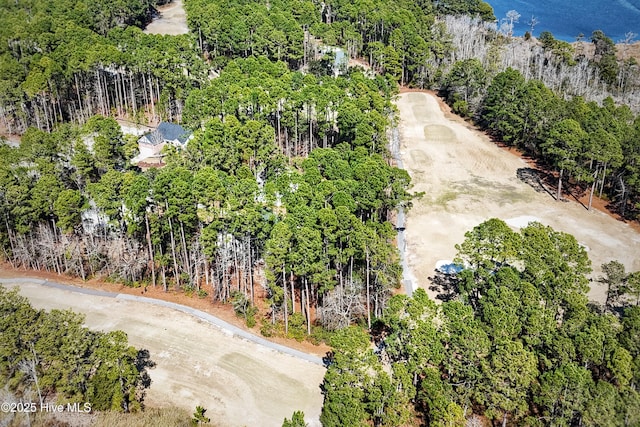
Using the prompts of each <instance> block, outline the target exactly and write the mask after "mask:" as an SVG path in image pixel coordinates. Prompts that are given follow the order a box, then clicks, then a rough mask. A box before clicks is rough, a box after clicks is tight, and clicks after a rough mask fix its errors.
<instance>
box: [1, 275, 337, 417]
mask: <svg viewBox="0 0 640 427" xmlns="http://www.w3.org/2000/svg"><path fill="white" fill-rule="evenodd" d="M1 282H4V285H3V286H5V287H11V285H9V284H7V282H9V283H11V280H7V279H3V280H2V281H1ZM35 282H38V280H37V279H35V280H33V281H30V280H24V279H16V280H14V281H13V283H15V284H16V285H17V286H19V289H20V293H21V294H22V295H24V296H26V297H27V298H29V300H30V301H31V303H32V305H33V306H34V307H36V308H43V309H47V310H50V309H54V308H57V309H67V308H70V309H72V310H73V311H76V312H79V313H83V314H84V315H85V316H86V322H85V324H86V325H87V326H88V327H90V328H92V329H95V330H103V331H111V330H117V329H119V330H123V331H125V332H126V333H127V335H128V336H129V342H130V344H131V345H134V346H135V347H138V348H146V349H148V350H149V351H150V352H151V359H152V360H153V361H155V362H156V363H157V366H156V367H155V368H154V369H152V370H150V375H151V379H152V381H153V382H152V384H151V388H150V389H149V390H148V392H147V398H146V404H147V405H148V406H156V407H161V406H167V405H175V406H179V407H183V408H185V409H186V410H188V411H190V412H192V411H193V410H194V409H195V407H196V405H201V406H203V407H205V408H206V409H207V416H209V417H210V418H211V420H212V422H214V425H220V426H244V425H246V426H280V425H282V420H283V419H284V417H288V418H290V417H291V414H292V413H293V412H294V411H296V410H301V411H304V413H305V417H306V419H307V421H308V422H309V425H310V426H318V425H320V424H319V421H318V419H319V416H320V409H321V407H322V395H321V392H320V388H319V386H320V384H321V382H322V379H323V376H324V371H325V370H324V368H323V367H322V366H319V365H317V364H314V363H311V362H309V361H304V360H302V359H300V358H298V357H293V356H290V355H286V354H282V353H280V352H277V351H274V350H271V349H269V348H267V347H265V346H263V345H259V344H256V343H253V342H249V341H247V340H245V339H242V338H238V337H236V336H233V335H232V333H231V332H228V331H225V330H222V329H220V328H218V327H215V326H213V325H211V324H210V323H208V322H205V321H204V320H201V319H198V318H196V317H194V316H192V315H189V314H186V313H183V312H180V311H177V310H175V309H172V308H168V307H164V306H158V305H152V304H148V303H144V302H138V301H130V300H128V299H124V298H121V297H114V295H110V296H99V295H88V294H86V293H78V292H71V291H68V290H63V289H60V288H55V287H48V286H43V285H42V284H38V283H35Z"/></svg>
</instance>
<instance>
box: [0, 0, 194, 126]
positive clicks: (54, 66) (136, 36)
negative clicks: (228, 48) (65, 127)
mask: <svg viewBox="0 0 640 427" xmlns="http://www.w3.org/2000/svg"><path fill="white" fill-rule="evenodd" d="M155 4H156V2H155V1H151V0H134V1H127V2H110V1H98V2H91V3H87V2H83V1H79V0H78V1H67V0H56V1H49V2H33V1H27V0H24V1H23V0H19V1H13V0H11V1H9V0H7V1H3V2H2V3H0V10H2V12H3V13H2V14H0V28H1V29H2V30H0V85H1V86H0V124H1V125H2V126H3V127H4V128H6V129H7V130H8V132H10V133H23V132H24V131H25V130H26V129H27V128H28V127H29V126H35V127H37V128H39V129H42V130H47V131H50V130H52V129H53V128H54V127H55V126H56V124H60V123H67V122H76V123H84V122H85V121H86V120H87V119H89V118H90V117H91V116H93V115H94V114H102V115H105V116H108V115H113V116H124V115H127V116H128V117H130V118H132V119H136V120H138V121H143V122H146V121H155V120H158V119H159V118H164V119H169V120H179V119H180V114H181V111H182V107H183V104H182V102H183V101H184V98H185V97H186V93H187V92H188V91H189V90H190V89H192V88H193V87H197V86H199V85H200V83H201V82H203V81H205V80H206V72H205V70H204V62H203V61H202V59H201V58H200V57H199V55H198V54H197V50H196V49H195V42H194V41H192V40H191V38H190V36H187V35H184V36H172V37H164V36H158V35H151V34H143V33H142V31H141V30H140V29H139V27H144V25H146V23H147V22H149V21H150V19H151V15H152V13H153V11H154V10H155V9H154V6H155Z"/></svg>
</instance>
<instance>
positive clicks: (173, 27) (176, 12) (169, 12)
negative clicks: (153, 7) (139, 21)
mask: <svg viewBox="0 0 640 427" xmlns="http://www.w3.org/2000/svg"><path fill="white" fill-rule="evenodd" d="M158 12H160V17H159V18H156V19H154V20H153V21H151V23H150V24H149V25H147V28H145V30H144V32H145V33H148V34H166V35H171V36H175V35H178V34H187V33H188V32H189V27H188V26H187V14H186V12H185V11H184V7H183V6H182V0H173V1H172V2H171V3H169V4H167V5H165V6H160V7H158Z"/></svg>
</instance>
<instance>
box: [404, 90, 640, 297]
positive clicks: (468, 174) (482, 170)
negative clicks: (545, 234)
mask: <svg viewBox="0 0 640 427" xmlns="http://www.w3.org/2000/svg"><path fill="white" fill-rule="evenodd" d="M397 105H398V108H399V110H400V118H401V122H400V135H401V156H402V160H403V163H404V167H405V169H406V170H407V171H408V172H409V174H410V175H411V178H412V180H413V183H414V187H413V189H412V190H413V191H416V192H422V191H423V192H424V193H425V195H424V197H423V198H422V199H420V200H417V201H415V202H414V207H413V208H412V209H411V210H410V211H409V213H408V215H407V225H406V231H405V236H406V242H407V257H408V264H409V267H410V268H411V270H412V274H413V276H414V277H415V281H416V283H414V285H413V286H414V288H415V287H417V286H420V287H422V288H424V289H425V290H427V291H428V292H430V291H429V290H428V286H429V285H430V282H429V280H428V279H427V277H428V276H431V275H433V273H434V269H435V266H436V263H437V262H438V261H442V260H451V259H453V258H454V257H455V255H456V250H455V248H454V245H455V244H456V243H460V242H462V241H463V239H464V233H465V232H466V231H468V230H470V229H471V228H473V227H474V226H476V225H478V224H479V223H481V222H483V221H485V220H487V219H489V218H500V219H503V220H505V221H506V222H507V223H509V224H510V225H511V226H512V227H514V228H518V227H522V226H524V225H526V224H527V223H528V221H529V220H537V221H539V222H541V223H543V224H545V225H549V226H551V227H553V228H554V229H556V230H559V231H564V232H567V233H570V234H572V235H574V236H575V237H576V239H577V240H578V242H580V243H581V244H582V245H584V246H585V247H586V248H587V250H588V252H589V257H590V258H591V261H592V263H593V269H594V273H593V275H592V276H593V277H594V278H596V277H598V276H599V275H601V270H600V265H601V264H603V263H605V262H608V261H611V260H613V259H616V260H618V261H620V262H622V263H623V264H624V265H625V266H626V268H627V271H637V270H640V256H639V254H640V234H639V233H637V232H636V231H635V230H633V229H632V228H631V227H630V226H629V225H627V224H625V223H622V222H620V221H617V220H615V219H613V218H611V217H610V216H608V215H606V214H605V213H603V212H599V211H595V210H592V211H587V210H586V209H585V208H584V207H583V206H582V205H580V204H579V203H576V202H574V201H566V202H556V201H555V200H554V198H553V197H552V196H551V195H549V194H548V193H547V192H545V191H542V192H537V191H536V190H534V188H533V187H532V186H530V185H529V184H526V183H524V182H523V181H521V180H520V179H519V178H518V176H517V171H518V169H524V168H531V167H533V166H532V165H530V164H528V163H527V162H525V161H524V160H523V159H521V158H519V157H518V156H516V155H514V154H512V153H510V152H509V151H507V150H504V149H501V148H500V147H498V146H497V145H496V144H495V143H493V142H492V141H491V140H490V139H489V138H488V137H487V136H486V135H484V134H483V133H481V132H479V131H477V130H475V129H473V128H472V127H471V125H469V124H468V123H466V122H464V121H463V120H462V119H460V118H459V117H456V116H453V115H451V114H449V113H448V114H445V112H444V111H443V110H442V109H441V107H440V106H439V103H438V100H437V99H436V97H435V96H433V95H431V94H428V93H421V92H409V93H402V94H401V95H400V96H399V99H398V102H397ZM604 291H605V290H604V288H603V286H601V285H599V284H597V283H593V282H592V284H591V292H590V294H589V296H590V298H592V299H594V300H597V301H603V299H604V298H603V297H604ZM430 295H432V297H433V296H435V295H434V294H433V292H430Z"/></svg>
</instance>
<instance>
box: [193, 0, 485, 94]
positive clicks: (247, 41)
mask: <svg viewBox="0 0 640 427" xmlns="http://www.w3.org/2000/svg"><path fill="white" fill-rule="evenodd" d="M185 7H186V10H187V14H188V19H189V26H190V28H191V29H192V31H193V32H194V34H197V36H198V37H199V43H200V46H201V48H202V50H203V51H204V52H205V53H206V55H207V56H208V57H209V58H211V61H212V63H213V64H217V65H218V66H222V65H224V64H226V62H227V61H229V60H230V59H233V58H236V57H243V58H246V57H248V56H251V55H265V56H267V57H268V58H270V59H272V60H278V61H280V60H282V61H286V62H287V63H288V64H289V66H290V67H291V68H293V69H297V68H298V67H300V66H306V65H309V63H310V62H312V61H314V60H315V59H316V56H317V55H318V51H317V50H318V43H317V41H316V40H315V39H316V38H319V39H321V40H322V42H323V43H324V44H325V45H332V46H335V45H339V46H342V47H344V48H345V49H346V51H347V53H348V55H349V57H351V58H356V57H364V58H368V59H369V62H370V64H371V65H373V66H374V67H375V69H376V70H377V71H380V72H385V73H388V74H389V75H392V76H393V77H394V79H396V80H397V81H398V82H400V81H401V82H405V83H409V82H412V81H425V80H427V79H428V74H429V72H430V70H427V68H426V67H427V59H428V58H429V57H430V56H431V55H434V54H435V55H446V54H447V52H446V50H447V49H446V46H444V45H443V44H442V42H441V41H442V34H440V29H439V28H434V21H435V16H436V14H456V15H460V14H469V15H472V16H480V17H481V18H482V19H485V20H488V21H492V20H493V19H494V15H493V10H492V9H491V6H489V5H488V4H487V3H485V2H483V1H480V0H474V1H453V0H450V1H420V2H413V1H405V0H402V1H382V2H380V1H378V2H375V3H371V2H366V1H358V2H355V3H354V2H348V1H330V2H321V3H318V2H313V1H309V0H286V1H284V0H276V1H270V2H269V3H268V4H262V3H259V2H235V1H230V0H224V1H214V2H210V1H202V0H189V1H187V2H186V5H185Z"/></svg>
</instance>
